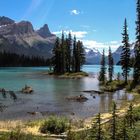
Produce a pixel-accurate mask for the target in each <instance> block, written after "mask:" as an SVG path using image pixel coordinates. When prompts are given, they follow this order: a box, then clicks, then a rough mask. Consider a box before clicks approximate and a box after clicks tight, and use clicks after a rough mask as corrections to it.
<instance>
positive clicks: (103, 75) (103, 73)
mask: <svg viewBox="0 0 140 140" xmlns="http://www.w3.org/2000/svg"><path fill="white" fill-rule="evenodd" d="M105 80H106V64H105V51H104V49H103V54H102V58H101V69H100V73H99V81H100V82H102V83H105Z"/></svg>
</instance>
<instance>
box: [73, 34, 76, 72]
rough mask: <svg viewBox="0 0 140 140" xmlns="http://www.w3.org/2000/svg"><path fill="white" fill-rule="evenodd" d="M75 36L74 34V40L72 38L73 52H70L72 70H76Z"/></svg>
mask: <svg viewBox="0 0 140 140" xmlns="http://www.w3.org/2000/svg"><path fill="white" fill-rule="evenodd" d="M76 44H77V43H76V36H74V40H73V53H72V72H76V68H75V67H76V55H77V52H76Z"/></svg>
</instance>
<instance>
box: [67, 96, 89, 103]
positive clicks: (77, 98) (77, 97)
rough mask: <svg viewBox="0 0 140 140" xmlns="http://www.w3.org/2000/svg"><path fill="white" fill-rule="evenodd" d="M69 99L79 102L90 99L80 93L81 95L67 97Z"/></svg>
mask: <svg viewBox="0 0 140 140" xmlns="http://www.w3.org/2000/svg"><path fill="white" fill-rule="evenodd" d="M66 99H67V100H73V101H77V102H85V101H87V100H88V98H87V97H85V96H83V95H80V96H73V97H66Z"/></svg>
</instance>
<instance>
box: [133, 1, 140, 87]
mask: <svg viewBox="0 0 140 140" xmlns="http://www.w3.org/2000/svg"><path fill="white" fill-rule="evenodd" d="M134 52H135V63H134V74H133V83H134V85H137V84H138V83H139V82H140V0H137V20H136V44H135V48H134Z"/></svg>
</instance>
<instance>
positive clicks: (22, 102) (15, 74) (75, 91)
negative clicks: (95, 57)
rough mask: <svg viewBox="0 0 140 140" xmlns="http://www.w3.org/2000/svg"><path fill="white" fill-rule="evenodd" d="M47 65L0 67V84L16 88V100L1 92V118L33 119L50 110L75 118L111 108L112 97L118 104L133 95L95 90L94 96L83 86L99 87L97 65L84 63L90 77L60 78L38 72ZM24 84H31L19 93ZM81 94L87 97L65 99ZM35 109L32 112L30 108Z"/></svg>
mask: <svg viewBox="0 0 140 140" xmlns="http://www.w3.org/2000/svg"><path fill="white" fill-rule="evenodd" d="M48 69H49V68H48V67H24V68H23V67H15V68H14V67H13V68H0V88H5V89H7V90H13V91H15V93H16V95H17V100H15V101H14V100H12V99H11V98H10V96H9V95H7V97H6V98H3V96H2V95H1V96H0V103H2V104H4V105H5V106H6V108H5V109H4V111H3V112H1V113H0V120H8V119H10V120H15V119H36V118H42V117H45V116H47V115H50V114H57V115H66V116H70V117H73V115H72V114H75V115H74V117H78V118H87V117H91V116H94V115H95V114H97V113H99V112H101V113H103V112H108V111H109V110H110V109H111V105H112V100H115V101H116V103H117V104H118V106H120V105H121V103H122V102H124V101H127V100H132V99H133V96H132V95H131V94H127V93H125V92H124V91H117V92H115V93H113V94H111V93H106V94H103V95H98V94H95V98H93V96H91V95H90V94H88V93H83V92H82V91H84V90H99V87H98V80H97V75H98V73H99V70H100V66H99V65H84V66H83V70H84V71H86V72H88V73H90V76H89V77H85V78H82V79H60V78H56V77H53V76H49V75H43V74H41V73H43V72H46V71H47V70H48ZM114 71H115V72H114V73H115V74H117V73H118V72H121V67H120V66H115V67H114ZM25 84H27V85H29V86H31V87H33V89H34V93H33V94H31V95H25V94H21V93H20V92H18V91H20V90H21V89H22V88H23V87H24V86H25ZM80 94H83V95H84V96H86V97H87V98H88V101H86V102H74V101H68V100H66V97H68V96H76V95H77V96H79V95H80ZM34 111H35V112H37V114H36V115H31V114H29V112H34Z"/></svg>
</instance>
